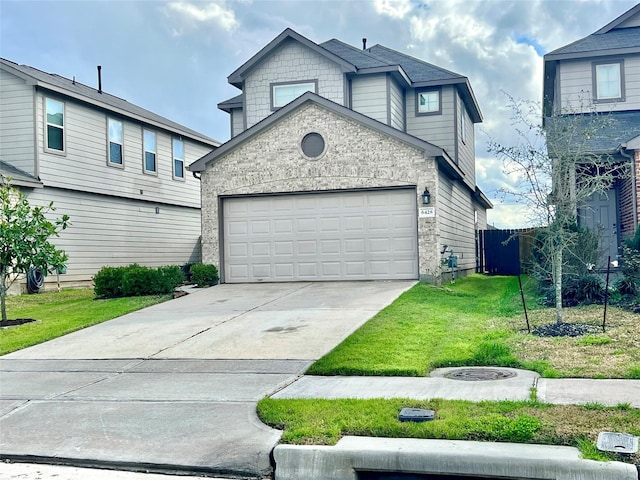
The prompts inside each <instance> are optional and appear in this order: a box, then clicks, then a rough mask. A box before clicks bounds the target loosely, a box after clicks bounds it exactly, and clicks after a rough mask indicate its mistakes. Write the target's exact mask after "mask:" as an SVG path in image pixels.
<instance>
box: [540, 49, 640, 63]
mask: <svg viewBox="0 0 640 480" xmlns="http://www.w3.org/2000/svg"><path fill="white" fill-rule="evenodd" d="M634 53H640V45H639V46H636V47H626V48H607V49H604V50H589V51H585V52H573V53H547V54H546V55H545V56H544V60H545V62H546V61H551V60H577V59H582V58H590V57H591V58H593V57H610V56H614V55H629V54H634Z"/></svg>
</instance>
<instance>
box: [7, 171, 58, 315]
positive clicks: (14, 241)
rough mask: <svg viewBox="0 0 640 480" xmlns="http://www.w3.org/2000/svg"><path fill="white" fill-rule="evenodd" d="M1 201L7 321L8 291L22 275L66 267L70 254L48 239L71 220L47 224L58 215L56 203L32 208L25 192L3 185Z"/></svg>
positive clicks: (54, 221)
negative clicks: (30, 269)
mask: <svg viewBox="0 0 640 480" xmlns="http://www.w3.org/2000/svg"><path fill="white" fill-rule="evenodd" d="M3 180H4V179H3ZM0 200H1V201H2V217H1V218H0V227H1V228H0V299H1V305H2V320H6V319H7V310H6V295H7V291H8V290H9V287H10V286H11V285H12V284H13V282H14V281H15V280H16V279H17V278H18V276H19V275H20V274H26V273H27V272H28V271H29V268H30V267H34V268H40V269H42V271H44V272H47V271H50V270H55V269H58V268H63V267H64V265H65V262H66V261H67V258H68V257H67V254H66V253H65V252H63V251H62V250H58V249H56V248H55V246H54V245H53V244H52V243H50V242H49V239H50V238H51V237H57V236H59V234H60V231H61V230H64V229H66V228H67V226H68V225H69V217H68V216H67V215H63V216H62V217H61V218H58V219H55V220H53V221H50V220H48V219H47V215H48V214H49V213H51V212H54V211H55V208H53V202H50V203H49V204H48V205H46V206H40V207H38V206H31V205H30V204H29V202H28V200H27V198H26V197H25V196H24V194H23V193H22V192H20V191H19V190H17V189H16V188H14V187H12V186H11V185H10V184H9V183H5V182H4V181H3V182H2V183H0Z"/></svg>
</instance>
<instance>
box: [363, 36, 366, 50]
mask: <svg viewBox="0 0 640 480" xmlns="http://www.w3.org/2000/svg"><path fill="white" fill-rule="evenodd" d="M362 49H363V50H366V49H367V39H366V38H363V39H362Z"/></svg>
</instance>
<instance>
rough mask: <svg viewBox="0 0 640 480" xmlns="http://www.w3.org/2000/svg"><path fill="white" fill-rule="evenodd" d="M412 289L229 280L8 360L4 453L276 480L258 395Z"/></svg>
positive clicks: (0, 380) (2, 397) (0, 378)
mask: <svg viewBox="0 0 640 480" xmlns="http://www.w3.org/2000/svg"><path fill="white" fill-rule="evenodd" d="M414 283H415V282H409V281H398V282H335V283H333V282H331V283H329V282H327V283H289V284H252V285H219V286H216V287H214V288H209V289H204V290H200V291H198V292H196V293H192V294H190V295H187V296H184V297H181V298H178V299H175V300H171V301H169V302H165V303H162V304H158V305H154V306H152V307H149V308H146V309H143V310H140V311H137V312H133V313H131V314H128V315H125V316H123V317H119V318H116V319H114V320H111V321H108V322H105V323H102V324H99V325H96V326H94V327H90V328H87V329H84V330H81V331H78V332H75V333H72V334H69V335H65V336H64V337H60V338H57V339H55V340H52V341H50V342H46V343H43V344H40V345H36V346H34V347H30V348H26V349H24V350H20V351H17V352H14V353H12V354H9V355H5V356H3V357H2V358H0V458H4V459H13V460H18V461H26V462H34V461H35V462H45V463H46V462H50V463H65V464H70V465H75V466H84V467H86V466H99V467H104V468H114V469H120V470H137V471H151V472H162V473H180V474H191V475H194V474H206V475H218V476H223V477H224V476H236V477H244V478H246V477H252V478H263V477H267V476H269V475H271V473H272V465H271V458H270V455H271V452H272V450H273V448H274V447H275V445H276V444H277V443H278V441H279V439H280V436H281V432H280V431H278V430H275V429H272V428H269V427H267V426H266V425H264V424H262V423H261V422H260V421H259V419H258V417H257V415H256V403H257V401H258V400H260V399H261V398H263V397H264V396H267V395H270V394H272V393H274V392H276V391H278V390H280V389H282V388H283V387H284V386H286V385H288V384H289V383H291V382H293V381H294V380H295V379H296V378H298V377H299V376H300V375H301V374H302V373H303V372H304V371H305V370H306V368H307V367H308V365H310V364H311V363H312V362H313V361H314V360H316V359H318V358H320V357H321V356H323V355H324V354H326V353H327V352H329V351H330V350H331V349H332V348H334V347H335V346H336V345H337V344H338V343H340V342H341V341H342V340H343V339H344V338H346V337H347V336H349V335H350V334H351V333H352V332H353V331H354V330H355V329H357V328H358V327H359V326H360V325H362V324H363V323H365V322H366V321H367V320H369V319H370V318H371V317H373V316H374V315H375V314H376V313H377V312H378V311H379V310H380V309H382V308H384V307H385V306H387V305H388V304H390V303H391V302H393V301H394V300H395V299H396V298H397V297H398V296H399V295H400V294H401V293H402V292H404V291H405V290H406V289H408V288H410V287H411V286H412V285H413V284H414ZM2 475H3V473H2V464H0V478H1V477H2ZM15 478H20V477H15ZM23 478H25V477H23ZM26 478H29V477H28V476H27V477H26ZM45 478H46V477H45Z"/></svg>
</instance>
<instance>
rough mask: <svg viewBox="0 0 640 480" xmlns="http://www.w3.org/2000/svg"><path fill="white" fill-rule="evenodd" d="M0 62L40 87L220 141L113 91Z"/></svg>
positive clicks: (207, 140) (197, 137)
mask: <svg viewBox="0 0 640 480" xmlns="http://www.w3.org/2000/svg"><path fill="white" fill-rule="evenodd" d="M0 63H1V64H2V65H6V66H8V67H10V68H13V69H15V70H16V71H18V72H20V73H22V74H23V75H27V76H29V77H31V78H33V79H35V80H36V81H37V82H38V84H39V85H41V86H42V87H43V88H47V85H50V86H51V87H54V88H57V89H62V90H63V91H64V92H67V93H68V94H71V95H72V96H75V97H79V98H80V99H83V100H86V101H88V102H90V103H93V104H99V105H100V106H101V107H102V108H105V109H107V110H116V111H120V112H124V113H125V114H131V115H132V116H135V117H138V118H140V119H142V120H143V121H144V120H147V121H149V122H150V123H152V124H156V125H159V126H161V127H164V128H166V129H168V130H170V131H174V132H177V133H180V134H182V135H185V136H187V137H190V138H192V139H194V140H198V141H201V142H203V143H206V144H209V145H214V146H217V145H219V144H220V142H218V141H216V140H214V139H212V138H210V137H207V136H206V135H203V134H201V133H199V132H196V131H195V130H191V129H190V128H187V127H185V126H183V125H180V124H179V123H176V122H174V121H172V120H169V119H168V118H165V117H162V116H160V115H157V114H155V113H153V112H150V111H149V110H145V109H144V108H142V107H139V106H137V105H134V104H133V103H129V102H127V101H126V100H123V99H122V98H119V97H116V96H115V95H111V94H109V93H106V92H104V91H103V92H102V93H100V92H98V90H97V89H95V88H91V87H89V86H87V85H84V84H82V83H80V82H75V81H73V80H71V79H68V78H66V77H62V76H60V75H56V74H54V73H47V72H43V71H42V70H38V69H37V68H33V67H30V66H28V65H20V64H17V63H15V62H12V61H11V60H6V59H4V58H2V59H0Z"/></svg>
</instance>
